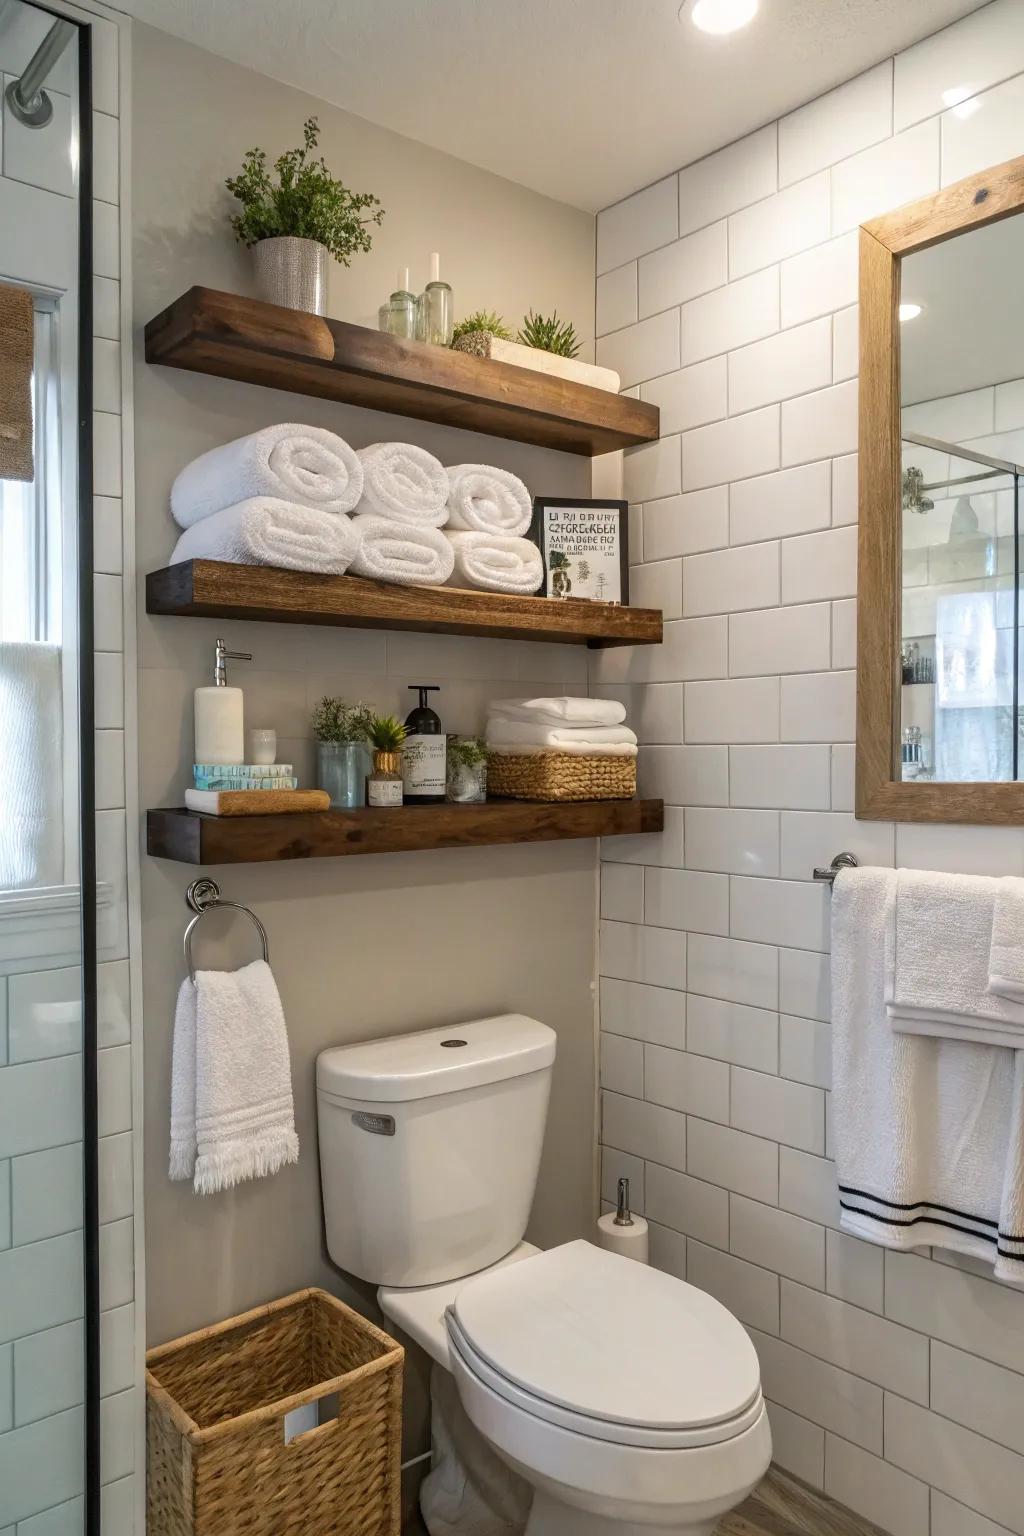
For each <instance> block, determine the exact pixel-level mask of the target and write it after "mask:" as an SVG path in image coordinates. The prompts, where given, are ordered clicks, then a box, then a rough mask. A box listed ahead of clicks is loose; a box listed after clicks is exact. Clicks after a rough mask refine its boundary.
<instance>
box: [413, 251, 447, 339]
mask: <svg viewBox="0 0 1024 1536" xmlns="http://www.w3.org/2000/svg"><path fill="white" fill-rule="evenodd" d="M454 329H455V303H454V295H453V293H452V290H451V288H450V287H449V285H448V284H447V283H442V281H441V253H440V252H439V251H432V252H431V255H430V282H429V283H428V284H427V286H426V287H425V288H424V290H423V292H422V293H421V294H420V296H419V298H418V300H417V301H416V340H417V341H425V342H427V344H428V345H429V346H432V347H450V346H451V344H452V333H453V331H454Z"/></svg>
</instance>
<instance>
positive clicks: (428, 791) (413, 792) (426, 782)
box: [402, 683, 448, 805]
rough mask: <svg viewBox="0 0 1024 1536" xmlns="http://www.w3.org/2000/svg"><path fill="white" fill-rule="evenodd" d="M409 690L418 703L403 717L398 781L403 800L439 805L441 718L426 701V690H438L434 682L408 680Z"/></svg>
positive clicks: (444, 750)
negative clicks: (403, 738)
mask: <svg viewBox="0 0 1024 1536" xmlns="http://www.w3.org/2000/svg"><path fill="white" fill-rule="evenodd" d="M409 688H410V692H411V693H418V694H419V704H418V705H417V706H416V708H415V709H412V710H410V711H409V714H408V715H407V716H406V720H405V729H406V737H405V745H404V747H403V750H402V780H403V790H404V794H405V800H406V803H407V804H410V803H411V804H413V805H443V804H444V798H445V758H446V753H447V746H448V743H447V738H446V737H445V734H444V731H443V730H442V729H441V717H440V716H439V715H438V714H437V713H436V712H435V711H434V710H432V709H431V708H430V706H429V704H428V703H427V694H428V693H440V691H441V690H440V688H439V687H438V686H437V684H436V683H411V684H410V685H409Z"/></svg>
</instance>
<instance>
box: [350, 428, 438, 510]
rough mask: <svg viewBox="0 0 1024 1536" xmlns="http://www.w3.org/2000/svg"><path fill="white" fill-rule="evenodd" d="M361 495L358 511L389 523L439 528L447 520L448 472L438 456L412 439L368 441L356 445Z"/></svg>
mask: <svg viewBox="0 0 1024 1536" xmlns="http://www.w3.org/2000/svg"><path fill="white" fill-rule="evenodd" d="M359 462H360V464H361V465H362V466H363V496H362V500H361V502H360V503H359V507H358V509H357V510H358V511H359V512H360V513H363V512H372V513H374V514H375V515H376V516H377V517H386V518H389V519H390V520H391V521H392V522H393V523H409V524H411V525H412V526H413V527H416V528H440V527H442V526H443V525H444V524H445V523H446V522H447V521H448V508H447V505H446V503H447V500H448V472H447V470H446V469H445V467H444V465H443V464H442V463H441V461H440V459H435V458H434V455H433V454H432V453H428V452H427V450H426V449H425V448H417V447H416V445H415V444H414V443H371V445H370V447H369V448H360V450H359Z"/></svg>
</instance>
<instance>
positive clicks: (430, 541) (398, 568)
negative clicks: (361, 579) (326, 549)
mask: <svg viewBox="0 0 1024 1536" xmlns="http://www.w3.org/2000/svg"><path fill="white" fill-rule="evenodd" d="M352 523H353V526H354V527H355V529H356V531H357V532H358V534H359V537H360V544H359V549H358V551H357V552H356V556H355V559H354V560H353V561H352V564H351V566H350V567H349V569H350V571H351V573H352V574H353V575H354V576H369V577H371V578H372V579H373V580H374V581H392V582H397V583H398V584H399V585H400V586H406V587H443V586H444V584H445V582H446V581H447V580H448V578H449V576H450V575H451V573H452V570H453V568H454V565H455V555H454V553H453V551H452V547H451V545H450V544H449V542H448V540H447V539H446V538H445V536H444V534H443V533H442V532H441V530H440V528H415V527H413V525H412V524H411V523H395V522H392V521H391V519H390V518H387V517H376V516H375V515H374V514H373V513H372V512H358V513H357V514H356V516H355V517H354V518H353V519H352Z"/></svg>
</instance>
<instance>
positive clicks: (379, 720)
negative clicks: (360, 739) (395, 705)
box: [366, 715, 406, 806]
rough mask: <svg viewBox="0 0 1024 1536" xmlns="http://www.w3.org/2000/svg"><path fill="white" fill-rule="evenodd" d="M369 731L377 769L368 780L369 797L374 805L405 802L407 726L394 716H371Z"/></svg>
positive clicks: (374, 769)
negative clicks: (403, 757) (404, 780)
mask: <svg viewBox="0 0 1024 1536" xmlns="http://www.w3.org/2000/svg"><path fill="white" fill-rule="evenodd" d="M367 734H368V736H369V739H370V745H371V746H372V747H373V772H372V773H371V774H370V777H369V778H368V779H367V781H366V789H367V800H368V802H369V804H370V805H378V806H379V805H401V804H402V799H403V793H402V743H403V742H404V741H405V737H406V730H405V726H404V725H403V724H402V722H401V721H400V720H399V719H397V718H396V716H394V715H371V717H370V725H369V730H368V732H367Z"/></svg>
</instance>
